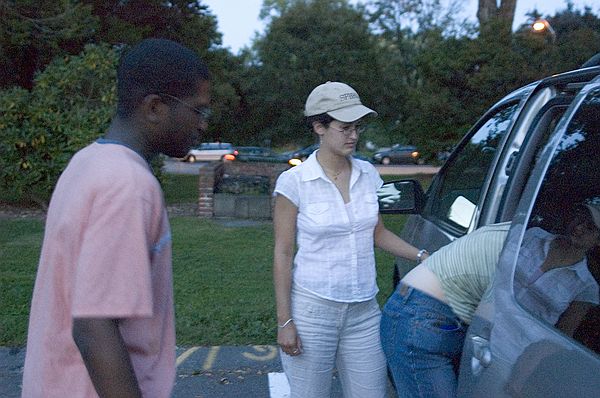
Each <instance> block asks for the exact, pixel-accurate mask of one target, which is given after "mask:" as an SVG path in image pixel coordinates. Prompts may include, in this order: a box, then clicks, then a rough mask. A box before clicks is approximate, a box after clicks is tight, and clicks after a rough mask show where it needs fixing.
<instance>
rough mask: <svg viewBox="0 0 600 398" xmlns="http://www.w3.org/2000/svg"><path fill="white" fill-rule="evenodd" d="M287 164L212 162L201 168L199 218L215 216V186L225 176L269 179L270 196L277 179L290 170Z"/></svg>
mask: <svg viewBox="0 0 600 398" xmlns="http://www.w3.org/2000/svg"><path fill="white" fill-rule="evenodd" d="M289 168H290V166H289V165H288V164H286V163H264V162H210V163H209V164H207V165H206V166H204V167H201V168H200V176H199V180H198V216H199V217H202V218H211V217H213V215H214V199H215V197H214V191H215V186H216V185H217V183H218V182H219V180H220V179H221V178H223V175H225V174H227V175H230V176H234V175H260V176H268V177H269V194H272V193H273V189H275V182H276V181H277V177H279V174H281V173H282V172H283V171H285V170H287V169H289Z"/></svg>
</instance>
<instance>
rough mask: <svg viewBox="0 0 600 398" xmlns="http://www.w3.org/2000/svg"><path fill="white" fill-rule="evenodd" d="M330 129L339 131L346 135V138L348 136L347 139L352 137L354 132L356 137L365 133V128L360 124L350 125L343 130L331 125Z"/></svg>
mask: <svg viewBox="0 0 600 398" xmlns="http://www.w3.org/2000/svg"><path fill="white" fill-rule="evenodd" d="M329 128H332V129H334V130H335V131H339V132H340V133H342V134H344V136H346V137H350V135H352V133H353V132H355V133H356V135H361V134H362V133H364V132H365V127H364V126H362V125H360V124H349V125H347V126H344V127H341V128H337V127H334V126H332V125H329Z"/></svg>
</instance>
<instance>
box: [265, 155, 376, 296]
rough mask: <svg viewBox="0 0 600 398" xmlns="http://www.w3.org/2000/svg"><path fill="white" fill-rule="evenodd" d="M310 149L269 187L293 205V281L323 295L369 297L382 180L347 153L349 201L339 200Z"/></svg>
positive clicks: (370, 167)
mask: <svg viewBox="0 0 600 398" xmlns="http://www.w3.org/2000/svg"><path fill="white" fill-rule="evenodd" d="M316 153H317V152H316V151H315V152H313V154H312V155H311V156H310V157H309V158H308V159H307V160H306V162H304V163H302V164H300V165H299V166H296V167H294V168H292V169H290V170H287V171H285V172H284V173H282V174H281V175H280V176H279V178H278V180H277V184H276V186H275V191H274V194H275V195H277V194H280V195H283V196H285V197H286V198H287V199H289V200H290V201H291V202H292V203H293V204H294V205H296V207H297V208H298V218H297V224H296V225H297V226H296V244H297V247H298V251H297V252H296V256H295V257H294V266H293V282H294V283H295V284H297V285H298V286H300V287H302V288H304V289H306V290H308V291H310V292H312V293H314V294H315V295H317V296H319V297H322V298H325V299H329V300H334V301H339V302H358V301H366V300H369V299H371V298H373V297H375V295H376V294H377V292H378V288H377V282H376V270H375V254H374V241H373V233H374V230H375V226H376V225H377V220H378V215H379V204H378V202H377V189H378V188H379V187H381V185H382V184H383V181H382V180H381V178H380V177H379V173H378V172H377V170H376V169H375V167H373V165H371V164H370V163H368V162H365V161H362V160H358V159H354V158H352V174H351V177H350V201H349V202H348V203H344V200H343V198H342V195H341V193H340V192H339V191H338V189H337V187H336V186H335V185H334V184H333V183H332V182H331V180H329V178H328V177H327V176H326V175H325V172H324V171H323V169H322V168H321V165H320V164H319V162H318V161H317V157H316Z"/></svg>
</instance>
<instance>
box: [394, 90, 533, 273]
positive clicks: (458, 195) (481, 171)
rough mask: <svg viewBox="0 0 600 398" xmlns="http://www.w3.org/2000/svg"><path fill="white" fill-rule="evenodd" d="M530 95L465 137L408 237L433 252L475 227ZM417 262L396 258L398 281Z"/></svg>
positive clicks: (409, 224) (494, 112)
mask: <svg viewBox="0 0 600 398" xmlns="http://www.w3.org/2000/svg"><path fill="white" fill-rule="evenodd" d="M526 94H529V91H528V92H523V93H522V94H521V96H517V97H513V98H512V99H510V100H508V101H505V102H502V103H501V104H498V105H497V106H495V107H494V108H492V109H491V110H490V111H488V112H487V113H486V114H485V115H484V116H483V117H482V118H481V120H480V121H479V122H478V123H477V124H476V125H475V126H474V127H473V129H472V130H471V131H470V132H469V133H468V134H467V136H466V137H465V138H463V140H462V141H461V142H460V144H459V145H458V146H457V148H456V149H455V150H454V151H453V152H452V155H451V157H450V158H449V159H448V161H447V162H446V164H445V165H444V167H443V168H442V169H441V170H440V172H439V173H438V174H437V175H436V177H435V179H434V181H433V183H432V185H431V187H430V189H429V191H428V198H427V203H426V205H425V208H424V209H423V212H422V214H413V215H410V216H409V217H408V219H407V221H406V224H405V226H404V228H403V230H402V233H401V234H400V236H401V237H402V238H403V239H404V240H405V241H407V242H409V243H411V244H413V245H415V246H417V247H421V248H427V249H428V250H430V251H435V250H437V249H439V248H440V247H442V246H445V245H447V244H448V243H450V242H451V241H452V240H454V239H456V238H458V237H460V236H462V235H464V234H466V233H467V232H469V231H470V230H471V229H472V227H471V222H472V220H473V219H474V216H475V213H476V210H477V208H478V206H480V200H481V193H482V191H484V190H485V187H486V181H489V180H490V179H491V175H492V174H493V170H494V164H495V161H497V157H498V153H500V152H501V149H502V145H503V144H504V141H505V139H506V136H507V135H508V133H509V132H510V129H511V127H512V125H513V124H514V121H515V119H516V116H517V115H518V110H519V108H520V107H521V106H522V102H523V99H524V98H525V97H526ZM414 265H415V263H414V262H413V261H409V260H406V259H403V258H401V257H399V258H396V267H395V274H394V284H395V283H396V282H397V281H398V280H399V278H401V277H402V276H404V274H405V273H407V272H408V271H410V269H412V267H414Z"/></svg>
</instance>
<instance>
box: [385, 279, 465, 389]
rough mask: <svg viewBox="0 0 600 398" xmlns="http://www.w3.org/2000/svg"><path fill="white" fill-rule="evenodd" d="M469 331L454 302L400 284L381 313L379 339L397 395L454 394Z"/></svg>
mask: <svg viewBox="0 0 600 398" xmlns="http://www.w3.org/2000/svg"><path fill="white" fill-rule="evenodd" d="M465 331H466V325H464V324H463V323H462V322H461V321H460V319H459V318H458V317H457V316H456V315H455V314H454V312H453V311H452V309H451V308H450V306H448V305H447V304H444V303H443V302H441V301H439V300H437V299H435V298H433V297H431V296H428V295H427V294H425V293H423V292H421V291H419V290H417V289H414V288H412V287H409V286H407V285H404V284H402V283H400V284H398V286H397V288H396V291H394V293H393V294H392V295H391V296H390V298H389V299H388V301H387V303H386V304H385V306H384V307H383V314H382V318H381V344H382V346H383V351H384V353H385V356H386V357H387V360H388V366H389V369H390V372H391V374H392V377H393V379H394V384H395V385H396V391H397V393H398V396H399V397H420V398H425V397H427V398H430V397H456V379H457V377H456V375H457V370H458V365H459V362H460V356H461V353H462V346H463V342H464V339H465Z"/></svg>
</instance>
